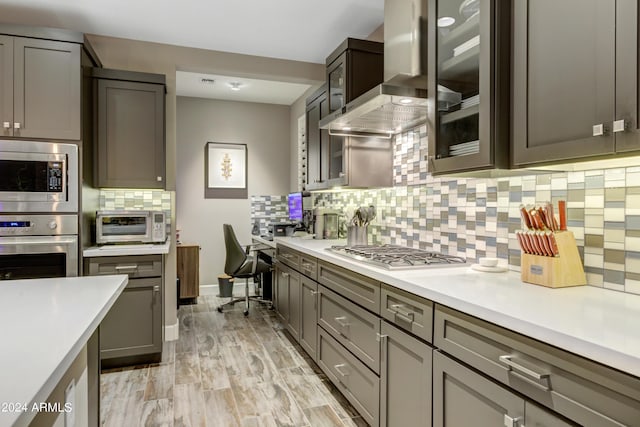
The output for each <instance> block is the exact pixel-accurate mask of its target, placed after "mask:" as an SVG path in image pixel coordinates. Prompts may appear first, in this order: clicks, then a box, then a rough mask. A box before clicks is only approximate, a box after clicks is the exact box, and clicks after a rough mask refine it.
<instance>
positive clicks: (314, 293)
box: [309, 289, 320, 295]
mask: <svg viewBox="0 0 640 427" xmlns="http://www.w3.org/2000/svg"><path fill="white" fill-rule="evenodd" d="M309 293H311V295H318V294H319V293H320V292H318V291H314V290H313V289H309Z"/></svg>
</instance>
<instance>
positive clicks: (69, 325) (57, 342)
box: [0, 275, 128, 426]
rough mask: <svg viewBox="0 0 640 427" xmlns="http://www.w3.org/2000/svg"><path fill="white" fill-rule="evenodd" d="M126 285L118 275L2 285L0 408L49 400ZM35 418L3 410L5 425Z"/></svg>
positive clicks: (0, 413)
mask: <svg viewBox="0 0 640 427" xmlns="http://www.w3.org/2000/svg"><path fill="white" fill-rule="evenodd" d="M127 281H128V278H127V276H126V275H117V276H87V277H66V278H57V279H27V280H8V281H2V282H0V337H2V341H3V343H4V344H3V346H2V351H0V404H2V403H10V402H12V403H20V404H26V405H27V408H31V406H32V404H33V403H40V402H45V401H46V399H47V397H49V394H50V393H51V392H52V391H53V389H54V387H55V386H56V385H57V384H58V382H59V381H60V379H61V378H62V376H63V375H64V373H65V372H66V371H67V369H69V367H70V366H71V363H72V362H73V360H74V359H75V358H76V357H77V356H78V354H80V351H81V350H82V348H83V347H84V346H85V344H86V343H87V341H88V340H89V338H90V337H91V335H92V334H93V333H94V331H95V330H96V328H97V327H98V325H99V324H100V322H102V319H103V318H104V317H105V315H106V314H107V312H108V311H109V309H110V308H111V306H112V305H113V304H114V302H115V301H116V299H117V298H118V296H119V295H120V293H121V292H122V290H123V289H124V287H125V286H126V284H127ZM35 415H36V413H34V412H30V411H27V412H15V411H6V412H5V411H0V425H2V426H5V425H27V424H28V423H29V422H30V420H31V419H32V418H33V417H34V416H35Z"/></svg>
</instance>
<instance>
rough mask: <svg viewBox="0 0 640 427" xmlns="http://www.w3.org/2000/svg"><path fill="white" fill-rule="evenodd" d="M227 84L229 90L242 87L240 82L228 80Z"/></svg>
mask: <svg viewBox="0 0 640 427" xmlns="http://www.w3.org/2000/svg"><path fill="white" fill-rule="evenodd" d="M227 84H228V85H229V87H230V88H231V90H240V88H241V87H242V83H240V82H229V83H227Z"/></svg>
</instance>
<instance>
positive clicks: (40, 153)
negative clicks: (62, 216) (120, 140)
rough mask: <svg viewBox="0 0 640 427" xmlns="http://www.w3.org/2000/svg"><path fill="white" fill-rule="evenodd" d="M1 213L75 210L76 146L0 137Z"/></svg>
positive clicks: (76, 206) (76, 190)
mask: <svg viewBox="0 0 640 427" xmlns="http://www.w3.org/2000/svg"><path fill="white" fill-rule="evenodd" d="M0 211H1V212H16V213H18V212H20V213H22V212H77V211H78V147H77V146H76V145H73V144H60V143H55V142H38V141H8V140H0Z"/></svg>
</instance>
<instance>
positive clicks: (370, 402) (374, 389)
mask: <svg viewBox="0 0 640 427" xmlns="http://www.w3.org/2000/svg"><path fill="white" fill-rule="evenodd" d="M318 365H319V366H320V368H321V369H322V370H323V372H324V373H325V374H326V375H327V377H329V379H330V380H331V382H333V383H334V384H335V386H336V387H337V388H338V390H340V392H341V393H342V394H343V395H344V396H345V397H346V398H347V400H348V401H349V402H350V403H351V404H352V405H353V406H354V407H355V408H356V410H357V411H358V412H359V413H360V415H361V416H362V418H363V419H364V420H365V421H366V422H367V423H368V424H369V425H370V426H378V423H379V416H380V378H379V377H378V376H377V375H376V374H375V373H374V372H373V371H371V370H370V369H369V368H367V366H366V365H365V364H364V363H362V362H361V361H360V360H359V359H358V358H357V357H355V356H354V355H353V354H351V353H350V352H349V351H348V350H347V349H346V348H344V346H342V345H341V344H340V343H339V342H338V341H336V340H335V339H333V337H331V335H330V334H328V333H327V332H325V331H324V330H323V329H322V328H318Z"/></svg>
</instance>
